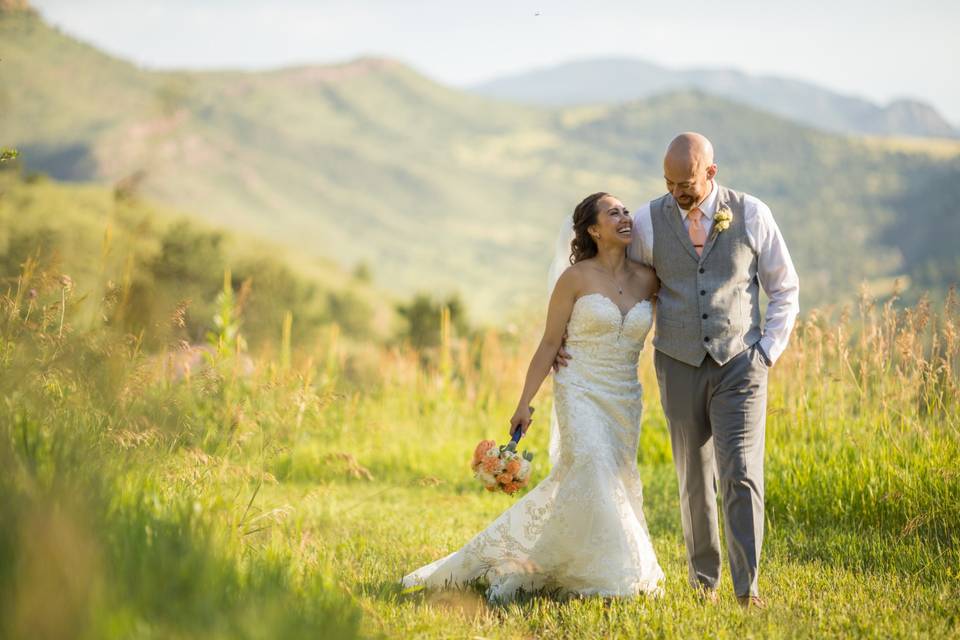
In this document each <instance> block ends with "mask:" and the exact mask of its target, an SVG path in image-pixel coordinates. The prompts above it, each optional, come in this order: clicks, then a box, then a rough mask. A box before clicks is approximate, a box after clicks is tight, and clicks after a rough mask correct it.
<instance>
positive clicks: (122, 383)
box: [0, 269, 960, 638]
mask: <svg viewBox="0 0 960 640" xmlns="http://www.w3.org/2000/svg"><path fill="white" fill-rule="evenodd" d="M84 286H85V283H83V282H78V283H67V281H65V280H61V279H59V278H58V277H56V276H55V275H53V274H47V273H42V272H40V271H38V270H36V269H35V270H33V271H30V272H25V273H24V274H23V275H22V279H21V282H20V283H19V286H18V287H17V288H15V289H14V288H11V290H10V292H9V293H8V294H7V295H6V296H4V297H3V298H2V306H0V329H2V331H0V371H2V377H0V385H2V389H0V390H2V395H3V399H4V400H3V402H2V404H0V465H2V468H3V469H4V473H3V474H2V475H0V498H2V499H0V520H2V522H3V523H5V526H3V527H0V602H2V605H0V607H2V609H0V635H2V636H6V637H24V638H26V637H31V638H32V637H64V636H70V635H77V636H81V637H91V638H105V637H106V638H109V637H124V638H126V637H146V638H151V637H157V638H160V637H204V638H206V637H224V638H226V637H270V638H272V637H284V638H286V637H354V636H357V635H361V636H373V637H376V636H389V637H410V636H422V637H471V636H478V637H571V638H581V637H584V638H590V637H597V638H600V637H603V638H606V637H623V638H632V637H679V638H687V637H699V636H705V635H706V636H721V637H768V636H785V637H823V636H837V635H862V636H874V637H876V636H934V637H937V636H945V635H950V634H951V633H956V632H957V626H958V622H960V605H958V604H957V603H958V596H960V591H958V588H957V584H958V580H960V481H958V480H960V476H958V474H957V471H956V462H955V461H956V460H957V459H960V435H958V393H957V392H958V364H960V362H958V354H960V344H958V338H957V335H958V334H957V328H958V326H957V308H956V301H955V299H953V298H952V297H951V299H949V300H948V301H947V303H946V306H945V307H944V308H942V309H934V308H933V307H932V306H931V305H929V304H927V303H922V304H921V305H919V306H917V307H913V308H909V309H906V310H897V309H896V308H895V307H894V306H892V305H887V306H884V307H881V308H876V307H875V306H874V305H873V304H872V303H871V302H870V301H869V300H863V301H861V303H860V304H859V305H858V306H857V309H858V310H857V311H856V312H854V313H851V312H846V313H841V314H838V315H831V316H829V317H828V316H827V315H826V314H813V315H810V316H808V317H807V318H806V319H805V320H804V321H803V322H802V323H801V324H800V326H799V327H798V329H797V333H796V336H795V339H794V343H793V346H792V348H791V349H790V350H789V351H788V353H787V355H785V356H784V358H783V359H782V361H781V362H779V363H778V364H777V366H776V367H775V369H774V370H773V373H772V379H771V387H770V403H769V419H768V439H767V443H768V444H767V472H766V479H767V536H766V543H765V547H764V556H763V559H762V562H761V577H760V587H761V590H762V592H763V593H764V595H765V596H766V598H767V600H768V602H769V608H768V609H767V610H766V611H764V612H760V613H756V614H751V615H749V616H747V615H744V614H743V613H742V612H741V611H740V610H739V608H738V607H737V605H736V603H735V602H734V600H733V597H732V588H731V586H730V584H729V579H728V578H726V577H725V578H724V583H723V598H722V601H721V603H720V604H719V605H718V606H716V607H709V606H705V605H703V604H701V603H700V602H699V601H697V600H696V599H695V597H694V596H693V594H692V593H691V591H690V590H689V588H688V587H687V586H686V584H685V574H686V571H685V560H684V549H683V543H682V535H681V532H680V524H679V517H678V511H677V486H676V478H675V475H674V471H673V467H672V462H671V459H670V448H669V438H668V436H667V430H666V426H665V422H664V418H663V413H662V410H661V409H660V407H659V403H658V400H657V397H656V382H655V380H654V376H653V372H652V367H651V363H650V352H649V350H648V351H647V352H646V353H645V354H644V357H643V359H642V362H641V378H642V380H643V382H644V386H645V406H646V411H645V416H644V422H643V435H642V439H641V450H640V452H639V456H638V457H639V461H640V464H641V475H642V478H643V480H644V484H645V511H646V515H647V517H648V520H649V524H650V530H651V533H652V535H653V538H654V546H655V548H656V550H657V553H658V557H659V558H660V561H661V563H662V565H663V567H664V569H665V571H666V573H667V584H666V595H665V597H664V598H662V599H659V600H650V599H644V598H641V599H638V600H628V601H617V602H614V603H612V604H609V605H604V603H603V602H602V601H601V600H598V599H585V600H574V601H568V602H565V601H560V600H557V599H555V598H552V597H550V596H549V594H539V595H533V596H531V597H527V598H524V599H522V600H520V601H519V602H516V603H514V604H511V605H508V606H494V605H491V604H488V603H487V602H485V601H484V600H483V598H482V590H481V587H482V585H477V586H476V588H467V589H464V590H461V591H452V592H445V593H444V592H441V593H437V592H429V591H420V592H415V593H412V594H404V593H402V592H401V588H400V586H399V579H400V577H401V576H402V575H404V574H405V573H407V572H409V571H411V570H412V569H415V568H417V567H419V566H420V565H422V564H425V563H427V562H429V561H431V560H433V559H435V558H437V557H440V556H442V555H445V554H446V553H449V552H450V551H452V550H454V549H456V548H458V547H460V546H462V545H463V544H464V543H465V542H466V541H467V540H469V539H470V537H472V536H473V535H474V534H475V533H476V532H478V531H479V530H481V529H482V528H483V527H485V526H486V524H488V523H489V522H490V521H491V520H492V519H493V518H494V517H495V516H496V515H497V514H499V513H500V512H501V511H503V510H504V509H505V508H507V507H508V506H509V505H510V504H511V503H512V501H513V499H511V498H510V497H508V496H505V495H491V494H488V493H486V492H482V491H481V490H480V487H479V485H478V484H477V483H476V481H475V480H473V479H472V478H471V477H470V474H469V468H468V464H467V463H468V458H469V456H468V454H469V452H470V451H472V449H473V446H474V445H475V443H476V442H477V440H479V439H481V438H484V437H494V438H499V439H505V436H506V433H507V429H506V421H507V418H508V416H509V415H510V413H511V411H512V408H513V407H512V404H513V402H514V401H515V394H516V393H517V389H519V385H520V381H521V376H522V375H523V370H524V367H525V364H526V358H527V357H528V355H529V353H530V351H531V347H532V344H531V343H530V339H532V338H533V336H532V335H531V336H529V339H528V340H526V341H521V342H520V344H517V343H515V342H513V341H505V340H504V336H501V335H498V334H496V333H493V332H490V333H487V334H485V335H480V336H478V337H476V338H474V339H472V340H470V341H467V340H464V339H461V338H458V337H456V336H455V335H453V334H452V330H451V327H450V325H449V321H448V320H447V321H445V323H444V324H443V326H442V333H443V340H442V341H441V344H440V347H439V348H438V349H437V350H435V351H432V352H429V353H422V354H418V353H415V352H413V351H410V350H409V349H405V348H402V347H394V348H386V347H384V348H378V350H375V351H374V352H373V353H371V351H370V348H369V347H367V348H365V349H357V348H356V347H354V346H352V345H350V344H348V343H346V342H345V341H344V340H343V338H342V337H341V336H340V333H339V332H338V331H337V330H336V329H333V328H331V329H329V330H328V331H326V332H324V333H323V336H324V337H323V339H322V340H320V341H318V342H317V343H315V344H312V345H310V346H309V347H308V346H305V345H297V344H295V343H294V344H292V345H290V351H289V354H290V355H289V358H287V357H286V356H283V355H278V357H277V359H276V360H274V359H261V360H259V361H256V362H255V363H254V364H255V366H254V368H253V370H252V371H247V370H246V369H245V368H244V367H243V366H242V364H243V358H242V357H241V356H242V355H243V354H241V353H238V348H239V347H242V341H238V339H237V336H236V330H237V327H238V326H239V325H237V324H236V322H237V321H238V319H237V318H236V317H235V315H234V314H233V311H235V310H233V309H232V308H231V305H232V304H233V303H234V301H233V298H232V297H231V296H230V295H223V296H221V297H220V302H219V305H220V307H219V309H218V311H217V313H218V317H220V322H219V325H217V326H218V327H219V328H218V329H217V331H218V333H216V334H215V335H213V336H211V340H212V345H213V347H212V351H211V355H210V357H209V359H208V360H207V361H206V363H205V364H204V365H202V366H200V367H198V368H197V369H195V370H192V371H190V372H189V375H187V376H185V377H180V378H175V377H173V376H171V375H170V374H169V372H167V373H164V369H163V362H164V359H163V357H162V355H163V354H157V353H146V352H144V351H143V350H142V349H140V348H138V346H137V342H136V340H135V339H133V338H131V337H130V336H125V335H122V334H120V333H118V332H117V331H116V330H115V329H113V328H111V326H110V324H109V322H107V323H105V324H97V323H92V324H91V323H89V322H80V321H79V318H89V317H90V315H91V314H90V311H91V307H92V308H94V309H96V308H97V305H98V304H99V303H97V302H96V301H95V300H94V299H93V298H92V297H87V298H86V299H84V297H83V288H84ZM30 289H36V291H37V292H36V294H31V293H29V291H30ZM851 316H852V317H851ZM283 335H284V332H283V328H282V327H277V337H278V340H281V337H282V336H283ZM286 335H289V332H287V334H286ZM173 348H174V349H176V347H173ZM278 353H279V354H283V353H286V349H285V348H284V347H283V346H281V348H279V349H278ZM371 358H374V359H375V363H376V366H375V367H374V368H373V369H372V370H371V369H370V368H369V367H366V366H363V367H359V368H358V366H357V365H356V363H355V360H356V359H360V360H363V361H369V360H370V359H371ZM536 402H537V405H538V407H539V408H541V409H542V413H541V414H540V415H547V414H548V409H549V403H550V396H549V391H546V392H545V393H544V395H543V397H541V398H538V399H537V401H536ZM544 423H545V420H544V419H542V418H541V420H539V421H538V422H536V423H535V424H534V428H533V430H532V431H531V434H530V437H529V440H528V441H527V442H528V444H527V447H529V448H530V449H533V450H534V451H536V452H537V454H538V455H537V458H536V459H535V460H534V462H535V468H534V477H533V481H534V482H536V481H537V480H539V479H541V478H542V477H543V476H544V475H545V474H546V473H547V472H548V462H547V460H546V449H547V434H546V431H547V429H546V425H545V424H544ZM7 523H9V524H7ZM51 593H57V594H59V597H57V598H52V597H51V596H50V594H51Z"/></svg>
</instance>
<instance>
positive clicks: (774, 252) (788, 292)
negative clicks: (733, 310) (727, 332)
mask: <svg viewBox="0 0 960 640" xmlns="http://www.w3.org/2000/svg"><path fill="white" fill-rule="evenodd" d="M744 205H745V207H744V217H745V223H746V229H747V235H748V236H749V237H750V240H751V242H753V245H754V250H755V251H756V254H757V276H758V278H759V280H760V286H761V287H763V290H764V292H766V294H767V297H768V298H769V299H770V302H769V304H768V305H767V315H766V322H765V323H764V327H763V336H762V337H761V338H760V348H761V349H762V350H763V353H764V354H765V355H766V356H767V359H768V360H769V361H770V364H773V363H774V362H776V361H777V359H778V358H779V357H780V355H781V354H782V353H783V351H784V350H785V349H786V348H787V343H788V342H789V340H790V332H791V331H793V325H794V324H795V323H796V320H797V315H798V314H799V313H800V278H799V276H798V275H797V270H796V268H795V267H794V266H793V260H791V259H790V252H789V250H788V249H787V243H786V242H785V241H784V239H783V234H782V233H780V228H779V227H778V226H777V223H776V221H775V220H774V219H773V214H772V213H771V211H770V207H768V206H767V205H766V204H764V203H763V202H762V201H761V200H759V199H758V198H755V197H753V196H746V198H745V202H744Z"/></svg>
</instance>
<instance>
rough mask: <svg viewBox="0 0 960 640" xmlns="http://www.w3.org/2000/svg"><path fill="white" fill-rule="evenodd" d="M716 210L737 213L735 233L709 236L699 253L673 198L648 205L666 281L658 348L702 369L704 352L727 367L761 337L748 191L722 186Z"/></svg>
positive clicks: (658, 265) (657, 263)
mask: <svg viewBox="0 0 960 640" xmlns="http://www.w3.org/2000/svg"><path fill="white" fill-rule="evenodd" d="M716 186H717V188H718V189H719V192H718V194H717V211H720V209H721V208H723V207H727V208H729V209H730V211H731V213H732V214H733V220H731V222H730V226H729V228H727V229H726V230H724V231H721V232H720V233H718V234H714V232H713V229H712V228H711V229H710V230H709V231H708V232H707V242H706V244H705V246H704V247H703V255H701V256H698V255H697V252H696V250H695V249H694V248H693V243H692V242H690V234H689V233H688V232H687V230H686V228H684V226H683V219H682V218H681V213H680V209H679V208H678V207H677V203H676V201H675V200H674V199H673V196H671V195H670V194H667V195H664V196H662V197H660V198H657V199H656V200H654V201H653V202H651V203H650V217H651V220H652V221H653V268H654V269H656V270H657V276H658V277H659V278H660V292H659V294H657V332H656V335H655V336H654V339H653V346H654V347H655V348H656V349H657V350H658V351H662V352H663V353H665V354H666V355H668V356H670V357H671V358H674V359H676V360H680V361H681V362H685V363H687V364H689V365H691V366H694V367H698V366H700V364H701V363H702V362H703V358H704V356H705V355H706V354H708V353H709V354H710V357H712V358H713V359H714V360H715V361H716V362H717V363H718V364H721V365H722V364H726V363H727V362H728V361H729V360H730V359H731V358H733V357H734V356H735V355H737V354H738V353H740V352H742V351H743V350H745V349H747V348H748V347H750V346H751V345H753V344H754V343H755V342H757V341H758V340H760V336H761V330H760V281H759V280H758V278H757V254H756V253H755V252H754V250H753V247H751V246H750V242H749V240H748V238H747V232H746V226H745V224H744V219H743V218H744V216H743V194H741V193H737V192H736V191H731V190H730V189H727V188H725V187H721V186H720V185H719V184H718V185H716Z"/></svg>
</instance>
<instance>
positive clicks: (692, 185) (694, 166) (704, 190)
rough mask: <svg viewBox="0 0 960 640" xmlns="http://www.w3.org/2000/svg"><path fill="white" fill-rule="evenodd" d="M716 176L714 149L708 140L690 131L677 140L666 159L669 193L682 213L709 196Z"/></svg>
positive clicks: (664, 169) (664, 173) (665, 174)
mask: <svg viewBox="0 0 960 640" xmlns="http://www.w3.org/2000/svg"><path fill="white" fill-rule="evenodd" d="M715 175H717V165H716V164H714V162H713V145H712V144H710V141H709V140H707V138H706V136H703V135H701V134H699V133H694V132H692V131H688V132H686V133H681V134H680V135H678V136H677V137H676V138H674V139H673V140H672V141H671V142H670V144H669V145H668V146H667V152H666V154H665V155H664V157H663V178H664V180H666V183H667V190H668V191H669V192H670V193H671V194H673V197H674V199H675V200H676V201H677V204H679V205H680V208H682V209H690V208H691V207H694V206H696V205H698V204H700V202H701V201H702V200H703V199H704V198H706V197H707V196H708V195H709V194H710V189H711V188H712V185H711V184H710V181H711V180H713V177H714V176H715Z"/></svg>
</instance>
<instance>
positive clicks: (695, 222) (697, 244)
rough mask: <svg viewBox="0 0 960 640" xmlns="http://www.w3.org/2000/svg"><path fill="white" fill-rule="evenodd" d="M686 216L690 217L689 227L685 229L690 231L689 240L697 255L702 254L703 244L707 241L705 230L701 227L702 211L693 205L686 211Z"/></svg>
mask: <svg viewBox="0 0 960 640" xmlns="http://www.w3.org/2000/svg"><path fill="white" fill-rule="evenodd" d="M687 218H689V219H690V227H689V228H688V229H687V231H688V232H689V233H690V242H692V243H693V248H694V249H696V250H697V255H698V256H699V255H702V254H703V245H704V244H705V243H706V241H707V230H706V229H704V228H703V222H702V220H703V212H702V211H700V209H698V208H697V207H694V208H693V209H690V211H689V212H688V213H687Z"/></svg>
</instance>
